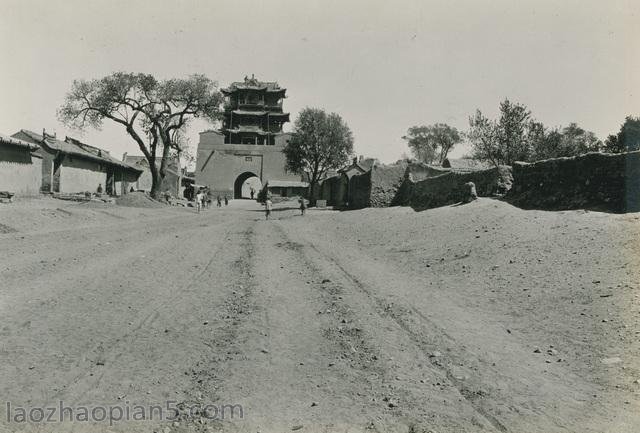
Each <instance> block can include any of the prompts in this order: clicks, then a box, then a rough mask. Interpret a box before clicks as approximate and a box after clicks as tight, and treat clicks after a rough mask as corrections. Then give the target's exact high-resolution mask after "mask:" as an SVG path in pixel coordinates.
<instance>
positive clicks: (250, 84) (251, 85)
mask: <svg viewBox="0 0 640 433" xmlns="http://www.w3.org/2000/svg"><path fill="white" fill-rule="evenodd" d="M221 90H222V92H223V93H233V92H235V91H236V90H264V91H267V92H275V93H278V92H284V91H285V90H286V89H283V88H281V87H280V86H279V85H278V83H277V82H275V81H258V80H256V79H255V78H254V77H251V78H248V77H245V79H244V81H235V82H233V83H231V85H229V87H227V88H226V89H221Z"/></svg>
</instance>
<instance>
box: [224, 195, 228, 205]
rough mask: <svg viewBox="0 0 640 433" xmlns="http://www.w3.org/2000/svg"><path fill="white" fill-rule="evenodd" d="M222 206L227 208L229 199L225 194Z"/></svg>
mask: <svg viewBox="0 0 640 433" xmlns="http://www.w3.org/2000/svg"><path fill="white" fill-rule="evenodd" d="M224 205H225V206H229V197H227V195H226V194H225V195H224Z"/></svg>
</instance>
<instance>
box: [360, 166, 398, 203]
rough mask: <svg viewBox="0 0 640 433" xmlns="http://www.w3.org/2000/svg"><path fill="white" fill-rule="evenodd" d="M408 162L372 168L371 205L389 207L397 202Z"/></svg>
mask: <svg viewBox="0 0 640 433" xmlns="http://www.w3.org/2000/svg"><path fill="white" fill-rule="evenodd" d="M406 170H407V165H406V164H394V165H380V166H374V167H373V168H372V169H371V192H370V199H369V206H371V207H387V206H393V205H395V204H397V200H398V197H397V195H398V191H399V189H400V187H401V186H402V183H403V182H404V178H405V173H406Z"/></svg>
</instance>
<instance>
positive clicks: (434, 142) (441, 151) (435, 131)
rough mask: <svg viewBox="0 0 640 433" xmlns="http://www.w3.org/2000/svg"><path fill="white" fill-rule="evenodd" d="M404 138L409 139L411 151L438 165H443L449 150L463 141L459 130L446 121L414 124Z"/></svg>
mask: <svg viewBox="0 0 640 433" xmlns="http://www.w3.org/2000/svg"><path fill="white" fill-rule="evenodd" d="M402 139H403V140H406V141H407V144H408V145H409V148H410V149H411V153H413V155H414V156H415V157H416V158H417V159H418V160H420V161H422V162H425V163H427V164H434V163H436V164H438V165H442V163H443V162H444V160H445V158H446V157H447V155H448V154H449V151H450V150H451V149H453V147H454V146H455V145H456V144H458V143H460V142H461V141H462V137H461V135H460V133H459V132H458V130H457V129H456V128H454V127H452V126H449V125H447V124H445V123H436V124H434V125H429V126H412V127H411V128H409V130H408V131H407V135H405V136H403V137H402Z"/></svg>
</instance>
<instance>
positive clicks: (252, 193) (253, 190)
mask: <svg viewBox="0 0 640 433" xmlns="http://www.w3.org/2000/svg"><path fill="white" fill-rule="evenodd" d="M250 193H251V200H253V196H255V195H256V190H255V189H253V187H251V191H250Z"/></svg>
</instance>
